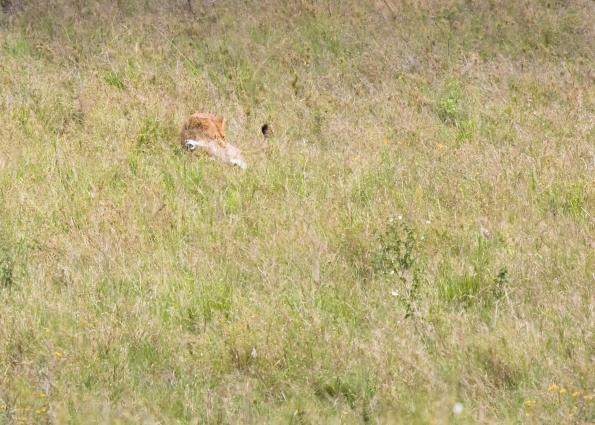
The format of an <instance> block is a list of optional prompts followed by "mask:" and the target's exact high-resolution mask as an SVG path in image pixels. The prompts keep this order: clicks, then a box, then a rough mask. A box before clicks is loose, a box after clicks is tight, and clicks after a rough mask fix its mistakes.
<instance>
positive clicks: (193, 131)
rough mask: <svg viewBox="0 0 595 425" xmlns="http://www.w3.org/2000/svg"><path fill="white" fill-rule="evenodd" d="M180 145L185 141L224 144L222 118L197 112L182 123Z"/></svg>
mask: <svg viewBox="0 0 595 425" xmlns="http://www.w3.org/2000/svg"><path fill="white" fill-rule="evenodd" d="M181 139H182V140H181V142H182V145H184V144H185V143H186V140H205V141H206V140H216V141H219V142H220V143H221V145H223V144H224V141H225V122H224V120H223V117H221V116H218V115H213V114H206V113H202V112H197V113H195V114H192V115H190V117H189V118H188V119H187V120H186V121H185V122H184V124H183V126H182V132H181Z"/></svg>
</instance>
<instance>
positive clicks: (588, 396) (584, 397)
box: [583, 394, 593, 401]
mask: <svg viewBox="0 0 595 425" xmlns="http://www.w3.org/2000/svg"><path fill="white" fill-rule="evenodd" d="M583 399H584V400H587V401H591V400H593V394H585V395H584V396H583Z"/></svg>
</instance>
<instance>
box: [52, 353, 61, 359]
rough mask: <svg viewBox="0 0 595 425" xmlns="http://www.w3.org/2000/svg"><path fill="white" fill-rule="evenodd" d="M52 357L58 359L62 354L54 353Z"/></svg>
mask: <svg viewBox="0 0 595 425" xmlns="http://www.w3.org/2000/svg"><path fill="white" fill-rule="evenodd" d="M54 357H55V358H57V359H59V358H61V357H62V353H61V352H60V351H54Z"/></svg>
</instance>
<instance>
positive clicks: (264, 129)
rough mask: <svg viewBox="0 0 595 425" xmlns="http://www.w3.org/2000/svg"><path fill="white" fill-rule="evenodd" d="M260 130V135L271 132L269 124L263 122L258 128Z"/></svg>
mask: <svg viewBox="0 0 595 425" xmlns="http://www.w3.org/2000/svg"><path fill="white" fill-rule="evenodd" d="M260 131H262V135H263V136H264V137H268V136H269V135H270V134H271V126H270V125H268V124H263V126H262V127H261V128H260Z"/></svg>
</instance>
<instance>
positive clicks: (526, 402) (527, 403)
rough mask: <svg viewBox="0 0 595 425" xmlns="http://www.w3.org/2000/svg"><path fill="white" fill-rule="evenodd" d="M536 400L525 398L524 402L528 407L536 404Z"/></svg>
mask: <svg viewBox="0 0 595 425" xmlns="http://www.w3.org/2000/svg"><path fill="white" fill-rule="evenodd" d="M535 403H536V401H535V400H525V401H524V402H523V404H524V405H525V406H527V407H531V406H535Z"/></svg>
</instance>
